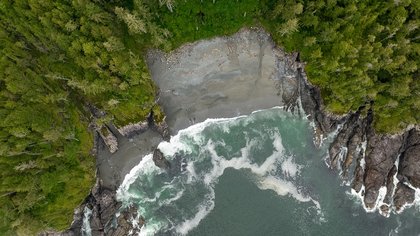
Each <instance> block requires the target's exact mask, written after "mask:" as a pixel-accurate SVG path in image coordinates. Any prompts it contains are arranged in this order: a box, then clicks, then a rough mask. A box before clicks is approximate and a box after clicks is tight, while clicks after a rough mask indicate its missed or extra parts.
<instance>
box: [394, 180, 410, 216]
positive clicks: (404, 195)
mask: <svg viewBox="0 0 420 236" xmlns="http://www.w3.org/2000/svg"><path fill="white" fill-rule="evenodd" d="M414 194H415V191H414V189H412V188H410V187H408V186H407V185H405V184H403V183H401V182H399V183H398V185H397V189H396V190H395V195H394V206H395V209H396V211H397V212H399V211H401V210H402V207H403V206H404V205H406V204H411V203H413V201H414Z"/></svg>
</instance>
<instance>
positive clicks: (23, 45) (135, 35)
mask: <svg viewBox="0 0 420 236" xmlns="http://www.w3.org/2000/svg"><path fill="white" fill-rule="evenodd" d="M419 11H420V1H414V0H412V1H411V0H392V1H378V0H377V1H357V0H356V1H349V0H318V1H308V0H279V1H275V0H261V1H255V0H177V1H175V0H159V1H158V0H130V1H128V0H127V1H123V0H113V1H105V0H73V1H64V0H56V1H52V0H51V1H49V0H43V1H36V0H0V42H1V43H0V73H1V74H0V140H1V142H0V178H1V185H0V234H4V235H15V234H19V235H31V234H36V233H37V232H40V231H41V230H46V229H55V230H63V229H65V228H66V227H68V226H69V224H70V223H71V221H72V216H73V210H74V208H75V207H77V206H78V205H79V204H80V203H81V202H82V201H83V199H84V198H85V197H86V196H87V194H88V193H89V189H90V188H91V186H92V185H93V183H94V177H95V168H94V163H95V160H94V158H93V157H92V156H91V154H90V151H91V149H92V144H93V140H92V132H91V131H89V130H88V126H89V123H92V121H94V123H95V125H96V126H97V127H100V126H101V125H102V124H103V123H105V122H109V121H112V122H113V123H115V124H117V125H120V126H121V125H124V124H128V123H130V122H133V121H139V120H143V119H144V118H145V116H146V115H147V114H148V113H149V112H150V109H154V111H155V113H156V114H158V115H159V114H160V111H159V108H158V107H157V106H154V105H155V94H156V92H157V91H156V88H155V86H154V85H153V83H152V81H151V79H150V75H149V73H148V70H147V67H146V65H145V61H144V57H145V54H146V52H147V49H149V48H160V49H163V50H166V51H169V50H172V49H174V48H176V47H178V46H179V45H181V44H183V43H185V42H191V41H195V40H198V39H203V38H209V37H213V36H217V35H226V34H232V33H234V32H236V31H237V30H239V29H240V28H241V27H244V26H262V27H264V28H266V29H267V30H268V31H269V32H270V33H271V34H272V35H273V37H274V39H275V41H276V42H277V43H278V44H279V45H280V46H283V47H285V48H286V49H287V50H288V51H299V52H300V54H301V58H302V60H303V61H305V62H306V63H307V67H306V70H307V73H308V77H309V79H310V81H311V82H312V83H314V84H316V85H317V86H319V87H320V88H321V91H322V96H323V98H324V100H325V102H326V105H327V107H328V108H329V110H330V111H332V112H336V113H346V112H348V111H350V110H355V109H357V108H358V107H359V106H360V105H362V104H364V103H365V102H367V101H371V100H372V101H374V105H373V108H374V112H375V127H376V129H377V131H378V132H398V131H400V130H401V129H404V128H405V127H406V126H407V125H409V124H418V123H419V121H420V82H419V80H420V78H419V75H420V74H419V71H418V68H419V64H420V59H419V54H420V44H419V42H420V29H419V25H420V21H419ZM89 105H94V106H96V107H98V108H99V109H101V110H103V111H105V112H106V114H107V115H106V116H105V117H103V118H102V119H97V120H93V119H92V115H91V114H90V111H89V109H87V107H88V106H89Z"/></svg>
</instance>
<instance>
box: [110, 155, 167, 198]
mask: <svg viewBox="0 0 420 236" xmlns="http://www.w3.org/2000/svg"><path fill="white" fill-rule="evenodd" d="M161 171H162V170H161V169H159V168H158V167H157V166H156V165H155V164H154V162H153V154H148V155H146V156H144V157H143V159H142V160H141V161H140V163H139V164H138V165H137V166H135V167H134V168H133V169H131V171H130V173H128V174H127V175H126V176H125V178H124V180H123V182H122V184H121V185H120V187H119V188H118V189H117V194H116V197H117V200H118V201H121V202H127V201H128V200H129V199H130V197H131V194H130V192H129V191H128V190H129V188H130V186H131V184H133V183H134V181H136V180H137V178H138V177H139V176H147V175H151V174H152V173H159V172H161Z"/></svg>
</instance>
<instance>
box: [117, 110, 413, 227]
mask: <svg viewBox="0 0 420 236" xmlns="http://www.w3.org/2000/svg"><path fill="white" fill-rule="evenodd" d="M327 146H328V140H326V141H325V142H324V145H323V146H322V147H321V148H315V146H314V145H313V133H312V128H311V126H310V124H309V122H308V121H307V120H306V119H305V118H301V117H297V116H294V115H292V114H290V113H288V112H285V111H283V110H282V109H281V108H273V109H268V110H263V111H259V112H255V113H253V114H251V115H249V116H241V117H236V118H230V119H212V120H207V121H205V122H203V123H199V124H196V125H194V126H191V127H189V128H187V129H185V130H181V131H179V133H178V134H177V135H176V136H174V137H172V139H171V142H170V143H168V142H163V143H161V144H160V145H159V149H160V150H161V151H162V152H163V153H164V154H165V156H166V157H167V159H168V160H170V161H171V165H172V166H171V169H170V170H169V171H168V172H165V171H162V170H160V169H159V168H157V167H156V166H155V165H154V163H153V161H152V155H151V154H149V155H147V156H145V157H144V158H143V160H142V161H141V163H140V164H139V165H138V166H136V167H135V168H134V169H133V170H132V171H131V172H130V174H128V175H127V176H126V178H125V180H124V182H123V184H122V185H121V186H120V188H119V190H118V192H117V198H118V200H120V201H122V202H123V207H127V206H129V205H131V204H134V205H136V206H137V207H138V209H139V212H140V214H141V215H143V217H144V218H145V219H146V225H145V226H144V227H143V228H142V229H141V234H142V235H179V234H181V235H182V234H188V235H355V234H356V235H397V234H398V235H419V234H420V212H419V210H418V209H416V208H412V209H409V210H407V211H405V212H404V213H403V214H401V215H391V217H389V218H385V217H383V216H380V215H379V214H378V213H366V212H365V211H364V209H363V207H362V206H361V204H360V202H358V201H359V200H358V199H357V198H355V197H354V196H352V195H350V194H349V192H350V191H349V190H350V188H349V187H347V186H343V185H342V184H341V181H340V180H339V178H338V174H337V173H336V172H334V171H331V170H330V169H328V168H327V166H326V165H325V163H324V158H325V156H326V155H327V151H326V150H327V148H326V147H327Z"/></svg>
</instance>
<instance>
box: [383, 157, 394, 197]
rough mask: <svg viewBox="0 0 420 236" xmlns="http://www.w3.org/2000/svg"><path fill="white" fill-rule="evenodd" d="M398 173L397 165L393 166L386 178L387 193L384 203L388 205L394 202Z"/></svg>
mask: <svg viewBox="0 0 420 236" xmlns="http://www.w3.org/2000/svg"><path fill="white" fill-rule="evenodd" d="M396 173H397V166H395V165H394V166H393V167H392V169H391V171H389V173H388V176H387V178H386V195H385V198H384V201H383V202H384V203H385V204H387V205H391V203H392V194H393V193H394V188H395V185H394V176H395V174H396Z"/></svg>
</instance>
